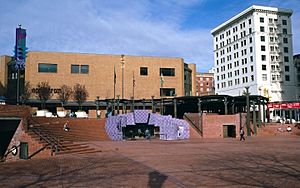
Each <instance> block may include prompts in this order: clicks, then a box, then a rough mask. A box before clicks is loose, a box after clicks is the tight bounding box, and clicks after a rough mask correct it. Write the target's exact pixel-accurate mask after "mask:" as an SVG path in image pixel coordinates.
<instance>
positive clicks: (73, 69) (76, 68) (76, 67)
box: [71, 65, 79, 74]
mask: <svg viewBox="0 0 300 188" xmlns="http://www.w3.org/2000/svg"><path fill="white" fill-rule="evenodd" d="M71 73H74V74H75V73H77V74H79V65H71Z"/></svg>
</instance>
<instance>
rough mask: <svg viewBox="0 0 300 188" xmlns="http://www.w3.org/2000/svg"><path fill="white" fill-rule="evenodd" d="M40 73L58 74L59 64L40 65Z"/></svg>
mask: <svg viewBox="0 0 300 188" xmlns="http://www.w3.org/2000/svg"><path fill="white" fill-rule="evenodd" d="M38 71H39V72H49V73H56V72H57V64H47V63H39V64H38Z"/></svg>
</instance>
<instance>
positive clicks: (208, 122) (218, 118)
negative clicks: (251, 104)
mask: <svg viewBox="0 0 300 188" xmlns="http://www.w3.org/2000/svg"><path fill="white" fill-rule="evenodd" d="M242 122H243V123H244V122H245V115H244V114H243V115H242ZM202 123H203V137H204V138H223V137H224V134H223V125H235V131H236V135H237V136H238V135H239V129H240V116H239V114H235V115H218V114H206V113H204V114H203V117H202Z"/></svg>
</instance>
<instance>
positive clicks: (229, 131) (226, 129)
mask: <svg viewBox="0 0 300 188" xmlns="http://www.w3.org/2000/svg"><path fill="white" fill-rule="evenodd" d="M228 137H230V138H235V137H236V129H235V125H223V138H228Z"/></svg>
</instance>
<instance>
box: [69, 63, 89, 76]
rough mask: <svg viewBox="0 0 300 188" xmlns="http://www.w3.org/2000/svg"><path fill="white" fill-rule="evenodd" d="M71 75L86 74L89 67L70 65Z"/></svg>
mask: <svg viewBox="0 0 300 188" xmlns="http://www.w3.org/2000/svg"><path fill="white" fill-rule="evenodd" d="M71 73H72V74H88V73H89V65H74V64H73V65H71Z"/></svg>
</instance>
